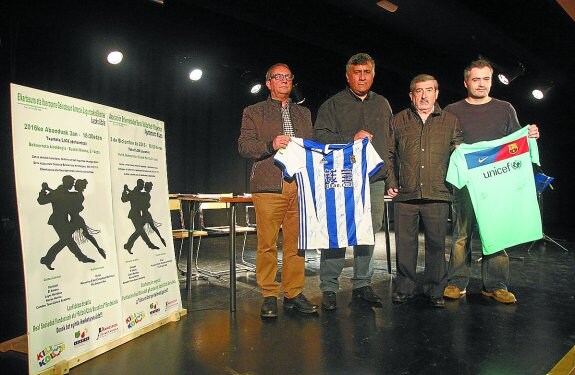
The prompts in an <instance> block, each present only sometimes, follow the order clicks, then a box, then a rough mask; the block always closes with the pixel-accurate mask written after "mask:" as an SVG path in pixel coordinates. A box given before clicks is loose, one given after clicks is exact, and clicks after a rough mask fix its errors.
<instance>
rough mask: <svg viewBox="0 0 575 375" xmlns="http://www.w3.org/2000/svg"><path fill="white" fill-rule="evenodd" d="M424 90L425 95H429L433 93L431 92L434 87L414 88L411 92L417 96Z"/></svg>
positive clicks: (433, 90)
mask: <svg viewBox="0 0 575 375" xmlns="http://www.w3.org/2000/svg"><path fill="white" fill-rule="evenodd" d="M424 91H425V93H426V94H427V95H431V94H433V93H434V92H435V88H434V87H428V88H426V89H421V88H420V89H415V90H413V93H414V94H415V95H417V96H421V95H423V92H424Z"/></svg>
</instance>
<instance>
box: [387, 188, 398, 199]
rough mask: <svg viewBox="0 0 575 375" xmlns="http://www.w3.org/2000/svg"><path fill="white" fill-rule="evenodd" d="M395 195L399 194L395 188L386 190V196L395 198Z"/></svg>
mask: <svg viewBox="0 0 575 375" xmlns="http://www.w3.org/2000/svg"><path fill="white" fill-rule="evenodd" d="M397 194H399V190H397V189H396V188H389V189H387V195H389V196H390V197H391V198H394V197H396V196H397Z"/></svg>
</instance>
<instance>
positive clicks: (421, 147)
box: [386, 74, 462, 307]
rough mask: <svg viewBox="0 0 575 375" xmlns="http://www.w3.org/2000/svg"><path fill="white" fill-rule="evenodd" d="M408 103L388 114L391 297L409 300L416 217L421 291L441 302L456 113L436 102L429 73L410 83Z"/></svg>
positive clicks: (434, 82)
mask: <svg viewBox="0 0 575 375" xmlns="http://www.w3.org/2000/svg"><path fill="white" fill-rule="evenodd" d="M409 89H410V92H409V97H410V99H411V106H410V107H409V108H407V109H404V110H403V111H401V112H399V113H398V114H396V115H395V116H393V119H392V120H391V131H390V140H389V142H388V144H389V158H390V161H391V163H392V165H393V166H394V173H390V174H389V175H388V178H387V180H386V184H387V188H388V189H387V194H388V195H389V196H391V197H392V198H393V200H394V205H393V209H394V225H395V250H396V259H397V275H396V277H395V278H394V279H393V294H392V297H391V299H392V301H393V302H394V303H396V304H402V303H406V302H408V301H410V300H411V299H412V298H413V297H414V295H415V290H416V286H417V282H416V270H417V255H418V244H419V220H420V218H421V220H422V222H423V227H424V234H425V271H424V276H423V285H422V286H423V288H422V289H423V294H425V296H426V297H427V298H428V299H429V303H430V304H431V306H433V307H444V306H445V301H444V300H443V290H444V289H445V286H446V283H447V273H446V265H445V235H446V232H447V218H448V216H449V201H450V198H451V194H450V191H449V188H448V186H447V182H445V177H446V175H447V167H448V165H449V157H450V156H451V152H452V151H453V150H454V149H455V147H457V146H458V145H459V144H460V143H461V141H462V135H461V129H460V128H459V123H458V121H457V118H456V117H455V116H454V115H452V114H451V113H448V112H445V111H443V110H442V109H441V108H440V107H439V104H437V102H436V101H437V97H438V96H439V86H438V83H437V80H436V79H435V78H434V77H433V76H430V75H429V74H420V75H418V76H416V77H415V78H413V79H412V80H411V83H410V85H409Z"/></svg>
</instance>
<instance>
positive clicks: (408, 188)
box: [386, 104, 462, 201]
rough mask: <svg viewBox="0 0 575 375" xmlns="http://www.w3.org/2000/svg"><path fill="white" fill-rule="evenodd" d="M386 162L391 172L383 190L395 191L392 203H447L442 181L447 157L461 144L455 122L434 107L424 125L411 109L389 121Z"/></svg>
mask: <svg viewBox="0 0 575 375" xmlns="http://www.w3.org/2000/svg"><path fill="white" fill-rule="evenodd" d="M389 134H390V140H389V142H388V145H389V159H390V161H391V163H392V165H393V166H394V172H395V173H390V174H389V175H388V178H387V179H386V187H387V188H396V189H398V190H399V194H398V195H397V196H396V197H395V198H394V200H396V201H408V200H414V199H429V200H441V201H449V200H451V192H450V189H449V187H448V184H447V182H446V181H445V176H446V174H447V167H448V166H449V157H450V156H451V152H452V151H453V150H454V149H455V146H457V145H459V144H460V143H461V142H462V133H461V128H460V127H459V122H458V120H457V118H456V117H455V116H454V115H453V114H451V113H449V112H446V111H444V110H442V109H441V108H440V107H439V105H438V104H435V107H434V109H433V112H432V113H430V114H429V117H427V120H426V121H425V123H423V121H422V119H421V117H420V116H419V114H418V113H417V111H416V109H415V108H414V107H413V105H412V106H411V107H410V108H407V109H405V110H403V111H401V112H399V113H398V114H396V115H395V116H394V117H393V119H392V120H391V129H390V132H389Z"/></svg>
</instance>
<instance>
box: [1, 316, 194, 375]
mask: <svg viewBox="0 0 575 375" xmlns="http://www.w3.org/2000/svg"><path fill="white" fill-rule="evenodd" d="M187 314H188V310H186V309H181V310H178V311H174V312H173V313H171V314H170V315H168V316H167V317H165V318H163V319H160V320H158V321H157V322H154V323H152V324H150V325H147V326H145V327H144V328H142V329H140V330H139V331H135V332H133V333H131V334H128V335H126V336H122V337H120V338H118V339H116V340H114V341H110V342H109V343H107V344H106V345H102V346H100V347H98V348H95V349H93V350H90V351H88V352H85V353H82V354H81V355H79V356H77V357H73V358H70V359H69V360H67V361H60V362H58V363H57V364H56V365H55V366H54V367H51V368H49V369H47V370H46V371H43V372H40V374H46V375H47V374H50V375H52V374H53V375H60V374H68V373H69V372H70V369H71V368H73V367H76V366H78V365H81V364H82V363H84V362H87V361H89V360H90V359H92V358H95V357H97V356H99V355H101V354H104V353H106V352H108V351H110V350H112V349H115V348H117V347H118V346H120V345H123V344H125V343H127V342H128V341H131V340H133V339H135V338H138V337H140V336H142V335H145V334H146V333H148V332H151V331H153V330H154V329H156V328H159V327H161V326H163V325H165V324H168V323H171V322H178V321H179V320H180V319H181V318H182V316H185V315H187ZM8 351H14V352H18V353H24V354H27V353H28V336H27V335H22V336H18V337H15V338H13V339H11V340H8V341H4V342H2V343H0V352H8Z"/></svg>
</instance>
